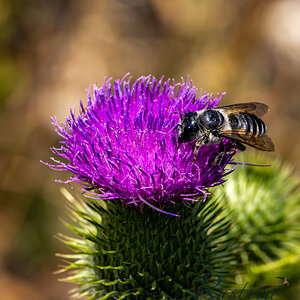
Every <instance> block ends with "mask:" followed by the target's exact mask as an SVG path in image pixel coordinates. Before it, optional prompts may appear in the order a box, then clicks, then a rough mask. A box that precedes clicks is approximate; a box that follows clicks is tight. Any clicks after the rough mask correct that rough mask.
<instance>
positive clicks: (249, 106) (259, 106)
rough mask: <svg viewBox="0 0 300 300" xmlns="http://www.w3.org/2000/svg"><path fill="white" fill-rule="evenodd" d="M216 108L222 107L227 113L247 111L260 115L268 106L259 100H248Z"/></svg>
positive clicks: (266, 110)
mask: <svg viewBox="0 0 300 300" xmlns="http://www.w3.org/2000/svg"><path fill="white" fill-rule="evenodd" d="M218 109H223V110H225V111H226V112H227V113H228V114H233V113H241V112H247V113H250V114H254V115H256V116H258V117H261V116H263V115H265V114H266V113H267V112H268V111H269V106H268V105H266V104H264V103H260V102H248V103H238V104H232V105H226V106H221V107H218Z"/></svg>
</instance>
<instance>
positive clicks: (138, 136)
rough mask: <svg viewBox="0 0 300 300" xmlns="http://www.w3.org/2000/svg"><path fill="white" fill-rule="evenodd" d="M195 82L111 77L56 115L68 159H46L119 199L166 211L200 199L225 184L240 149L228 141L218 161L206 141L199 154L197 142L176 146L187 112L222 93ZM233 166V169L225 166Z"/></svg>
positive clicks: (106, 196) (214, 103)
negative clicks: (62, 117)
mask: <svg viewBox="0 0 300 300" xmlns="http://www.w3.org/2000/svg"><path fill="white" fill-rule="evenodd" d="M197 92H198V90H197V88H196V87H195V86H193V83H192V81H188V78H187V79H186V81H184V80H182V82H181V83H175V81H174V80H170V79H168V80H167V81H164V80H163V77H162V78H161V79H160V80H157V79H156V78H155V77H153V76H147V77H140V78H139V79H138V80H136V81H135V82H134V83H133V84H131V82H130V79H127V76H125V77H124V78H123V79H122V80H115V81H112V80H111V79H109V80H105V81H104V84H103V86H102V87H100V88H98V87H97V86H96V85H95V86H94V89H93V92H91V89H90V90H89V92H88V105H87V107H86V108H85V107H84V106H83V104H82V103H80V106H81V111H80V114H79V115H78V116H77V117H76V116H75V112H73V111H72V110H71V116H70V117H68V118H67V119H66V122H65V123H64V124H63V125H62V126H60V125H59V124H58V123H57V121H56V119H55V118H53V119H52V121H53V124H54V125H55V126H56V131H57V133H58V134H59V135H60V136H61V137H62V139H63V140H62V141H61V147H60V148H52V151H53V153H55V154H56V155H58V156H61V157H62V158H64V159H65V160H66V161H65V162H64V161H57V160H54V159H53V160H54V161H55V164H52V165H50V164H48V165H49V166H50V167H51V168H52V169H55V170H63V171H71V172H72V173H73V174H74V176H72V177H71V178H70V180H69V181H76V182H79V183H80V184H82V186H84V187H85V188H86V187H90V188H93V189H95V191H96V194H97V196H98V197H101V198H104V199H119V200H120V201H122V202H123V203H126V204H135V205H143V204H147V205H149V206H151V207H154V208H156V209H157V210H161V209H160V208H159V207H162V206H163V204H166V203H178V202H183V201H197V200H198V199H199V196H203V195H206V188H208V187H212V186H216V185H219V184H221V183H223V182H224V181H225V180H224V176H225V175H226V172H227V171H226V170H225V167H226V165H227V164H228V163H229V162H230V161H231V159H232V156H233V155H234V153H235V151H231V150H230V149H231V144H230V141H225V151H226V154H225V156H224V158H223V159H222V162H221V164H220V165H214V164H213V163H212V162H213V161H214V159H215V158H216V156H217V155H218V146H216V145H211V146H201V147H200V150H199V152H198V155H197V157H196V159H194V151H193V143H185V144H183V145H182V146H181V147H180V149H179V150H178V144H177V138H176V125H177V124H178V123H179V121H180V115H179V114H176V113H175V112H176V111H179V112H181V113H187V112H189V111H197V110H201V109H203V108H212V107H216V106H217V105H218V103H219V101H220V100H221V98H222V96H223V94H222V95H218V96H217V97H215V98H213V95H212V94H206V93H205V94H202V91H201V92H200V97H197ZM227 173H228V172H227Z"/></svg>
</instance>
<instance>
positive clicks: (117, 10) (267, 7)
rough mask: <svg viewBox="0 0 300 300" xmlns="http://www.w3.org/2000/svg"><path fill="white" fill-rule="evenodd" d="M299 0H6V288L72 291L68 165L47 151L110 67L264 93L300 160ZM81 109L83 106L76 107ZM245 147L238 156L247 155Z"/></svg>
mask: <svg viewBox="0 0 300 300" xmlns="http://www.w3.org/2000/svg"><path fill="white" fill-rule="evenodd" d="M299 53H300V1H298V0H277V1H270V0H269V1H267V0H266V1H261V0H244V1H240V0H232V1H230V3H229V2H228V1H225V0H211V1H200V0H185V1H181V0H164V1H162V0H123V1H122V0H101V1H99V0H98V1H96V0H95V1H92V0H86V1H75V0H72V1H71V0H52V1H46V0H44V1H43V0H27V1H22V0H1V2H0V137H1V138H0V172H1V173H0V176H1V180H0V198H1V208H0V299H5V300H6V299H9V300H10V299H12V300H15V299H16V300H19V299H32V300H35V299H58V300H59V299H68V297H69V295H68V290H69V289H70V288H72V285H71V284H69V283H63V282H59V281H58V279H59V278H60V277H61V276H60V275H53V272H54V271H56V270H57V269H58V268H59V267H58V266H59V265H60V264H63V261H62V259H60V258H57V257H55V255H54V253H57V252H67V251H68V250H66V249H65V247H64V246H63V245H62V244H61V243H60V242H59V241H58V240H57V239H56V238H55V235H56V233H57V232H67V230H66V229H65V228H64V227H63V225H62V223H61V221H60V218H62V219H63V218H65V214H66V213H65V204H66V200H65V198H64V197H63V196H62V194H61V193H60V191H59V189H60V187H61V186H62V185H61V184H58V183H55V182H54V180H55V179H57V178H62V176H63V175H62V174H59V173H55V172H54V171H51V170H50V169H48V168H47V167H46V166H44V165H42V164H41V163H40V160H43V161H49V156H51V153H50V150H49V147H50V146H52V145H55V144H56V145H57V142H58V138H57V136H56V135H55V133H54V129H53V127H52V125H51V122H50V116H57V118H58V120H60V121H64V118H65V117H66V116H67V115H68V113H69V108H70V107H76V108H78V106H79V100H80V99H82V100H84V101H85V99H86V89H87V88H88V87H89V86H90V84H94V83H98V84H99V85H101V84H102V82H103V79H104V77H105V76H108V77H111V76H112V77H114V78H120V77H123V75H124V74H125V73H127V72H130V73H131V75H132V76H133V77H134V78H137V77H139V76H141V75H148V74H153V75H155V76H157V77H160V76H161V75H165V76H166V77H173V78H175V79H176V80H177V81H179V80H180V78H181V76H184V77H185V76H186V75H187V74H189V76H190V78H191V79H193V81H194V84H195V85H196V86H198V87H199V88H203V90H204V91H207V92H214V93H217V92H224V91H226V92H227V95H226V96H225V97H224V98H223V104H230V103H237V102H248V101H249V102H250V101H261V102H264V103H266V104H268V105H269V106H270V107H271V111H270V112H269V113H268V115H267V116H266V118H265V121H266V123H267V124H268V128H269V129H268V130H269V135H270V136H271V137H272V139H273V141H274V143H275V145H276V152H275V154H271V156H273V157H280V158H282V159H283V160H284V161H285V162H288V163H290V164H292V165H293V166H294V172H295V174H298V175H299V167H300V155H299V152H300V139H299V130H300V96H299V95H300V79H299V78H300V55H299ZM77 111H78V109H77ZM237 159H238V156H237Z"/></svg>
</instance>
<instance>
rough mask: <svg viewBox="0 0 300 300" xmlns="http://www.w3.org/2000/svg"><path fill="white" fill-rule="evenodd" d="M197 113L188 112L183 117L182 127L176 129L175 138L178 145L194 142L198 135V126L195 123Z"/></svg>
mask: <svg viewBox="0 0 300 300" xmlns="http://www.w3.org/2000/svg"><path fill="white" fill-rule="evenodd" d="M196 116H197V113H195V112H189V113H186V114H185V115H184V118H183V122H182V126H179V127H178V128H177V129H178V131H177V138H178V142H179V143H185V142H189V141H192V140H194V139H195V138H196V137H197V135H198V133H199V129H200V128H199V124H198V123H197V121H196Z"/></svg>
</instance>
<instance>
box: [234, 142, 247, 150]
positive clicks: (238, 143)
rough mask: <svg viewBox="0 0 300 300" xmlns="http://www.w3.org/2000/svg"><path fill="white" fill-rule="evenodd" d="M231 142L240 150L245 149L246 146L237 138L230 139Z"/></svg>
mask: <svg viewBox="0 0 300 300" xmlns="http://www.w3.org/2000/svg"><path fill="white" fill-rule="evenodd" d="M231 142H232V144H233V146H234V147H235V148H236V149H238V150H240V151H245V150H246V147H245V146H244V145H243V144H242V143H241V142H239V141H238V140H234V139H232V140H231Z"/></svg>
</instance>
